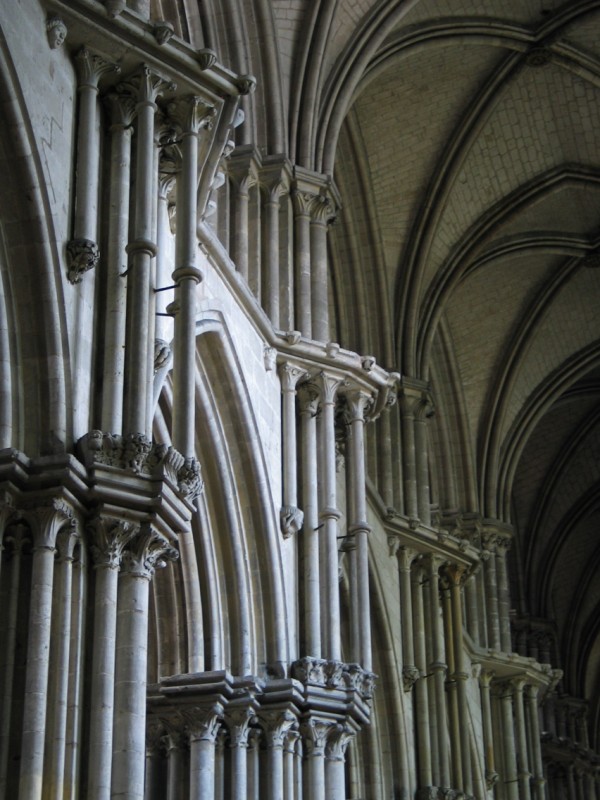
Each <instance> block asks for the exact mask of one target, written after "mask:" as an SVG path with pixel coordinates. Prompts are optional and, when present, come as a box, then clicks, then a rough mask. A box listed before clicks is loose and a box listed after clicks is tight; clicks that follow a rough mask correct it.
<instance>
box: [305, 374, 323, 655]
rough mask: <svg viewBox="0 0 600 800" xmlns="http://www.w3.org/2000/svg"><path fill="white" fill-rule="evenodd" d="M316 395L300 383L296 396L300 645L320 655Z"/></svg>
mask: <svg viewBox="0 0 600 800" xmlns="http://www.w3.org/2000/svg"><path fill="white" fill-rule="evenodd" d="M317 399H318V392H317V390H316V387H314V386H303V387H302V389H301V396H300V417H301V438H302V443H301V446H302V502H303V506H304V529H303V536H302V543H303V547H304V560H303V561H304V576H303V577H304V609H303V613H304V646H305V649H306V653H307V654H308V655H311V656H315V657H316V658H320V657H321V595H320V563H319V516H318V489H317V486H318V479H317V418H316V414H317Z"/></svg>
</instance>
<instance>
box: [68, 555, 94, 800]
mask: <svg viewBox="0 0 600 800" xmlns="http://www.w3.org/2000/svg"><path fill="white" fill-rule="evenodd" d="M87 566H88V565H87V554H86V550H85V548H84V547H83V544H82V543H81V542H80V543H79V544H78V546H77V547H76V549H75V561H74V562H73V575H72V591H71V645H70V647H69V692H68V697H67V732H66V737H67V741H66V751H65V786H66V787H67V789H66V791H65V794H64V798H63V800H77V798H78V794H77V793H78V787H79V775H80V772H81V750H82V746H81V741H82V728H83V716H84V714H83V687H84V682H85V680H86V677H85V675H84V655H85V642H86V619H87V587H88V569H87Z"/></svg>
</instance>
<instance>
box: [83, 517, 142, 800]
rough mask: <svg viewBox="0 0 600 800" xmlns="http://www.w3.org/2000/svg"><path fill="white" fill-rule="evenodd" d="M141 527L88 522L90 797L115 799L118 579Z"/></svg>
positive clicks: (103, 520)
mask: <svg viewBox="0 0 600 800" xmlns="http://www.w3.org/2000/svg"><path fill="white" fill-rule="evenodd" d="M138 530H139V529H138V527H137V526H135V525H133V524H132V523H130V522H124V521H122V520H118V519H114V518H109V517H104V518H103V517H98V518H96V519H95V520H94V521H93V522H92V523H91V524H90V526H89V531H90V535H91V552H92V558H93V560H94V567H95V573H96V582H95V590H94V630H93V645H92V661H91V676H90V677H91V691H90V704H91V707H90V730H89V737H90V738H89V763H88V789H87V790H88V797H89V798H90V800H108V799H109V798H110V777H111V764H112V744H113V711H114V687H115V649H116V636H117V582H118V577H119V566H120V564H121V557H122V554H123V549H124V548H125V546H126V544H127V543H128V542H129V541H130V540H131V539H132V537H133V536H135V534H136V533H137V532H138Z"/></svg>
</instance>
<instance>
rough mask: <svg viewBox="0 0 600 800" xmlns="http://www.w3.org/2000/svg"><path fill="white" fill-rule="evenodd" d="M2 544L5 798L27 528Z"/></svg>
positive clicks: (0, 743) (18, 527)
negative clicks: (4, 555)
mask: <svg viewBox="0 0 600 800" xmlns="http://www.w3.org/2000/svg"><path fill="white" fill-rule="evenodd" d="M2 544H3V548H4V550H5V551H6V553H7V555H8V553H10V561H5V563H4V566H3V572H2V581H3V582H6V583H7V584H8V592H7V594H8V607H7V608H6V609H5V610H4V613H5V614H6V618H5V626H6V628H5V630H6V647H5V649H4V651H3V653H2V663H3V665H4V670H3V671H2V685H1V687H0V689H1V692H2V694H1V695H0V700H1V702H2V714H1V715H0V797H6V783H7V768H8V753H9V749H10V722H11V718H12V705H13V682H14V677H15V652H16V644H17V640H16V635H17V619H18V612H19V592H20V586H21V567H22V555H23V550H24V548H29V547H31V538H30V533H29V528H28V527H27V526H26V525H24V524H22V523H18V524H15V525H12V526H11V527H10V528H9V529H8V531H6V533H5V534H4V537H3V540H2Z"/></svg>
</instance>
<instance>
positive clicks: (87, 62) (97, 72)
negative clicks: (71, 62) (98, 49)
mask: <svg viewBox="0 0 600 800" xmlns="http://www.w3.org/2000/svg"><path fill="white" fill-rule="evenodd" d="M75 64H76V68H77V75H78V78H79V86H80V88H81V87H84V86H86V87H89V88H91V89H97V88H98V83H99V81H100V78H101V77H102V76H103V75H105V74H106V73H107V72H116V73H119V72H121V67H120V66H119V65H118V64H114V63H113V62H111V61H106V59H104V58H102V56H99V55H98V54H97V53H93V52H92V51H91V50H88V48H87V47H82V48H81V50H80V51H79V52H78V53H77V55H76V56H75Z"/></svg>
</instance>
